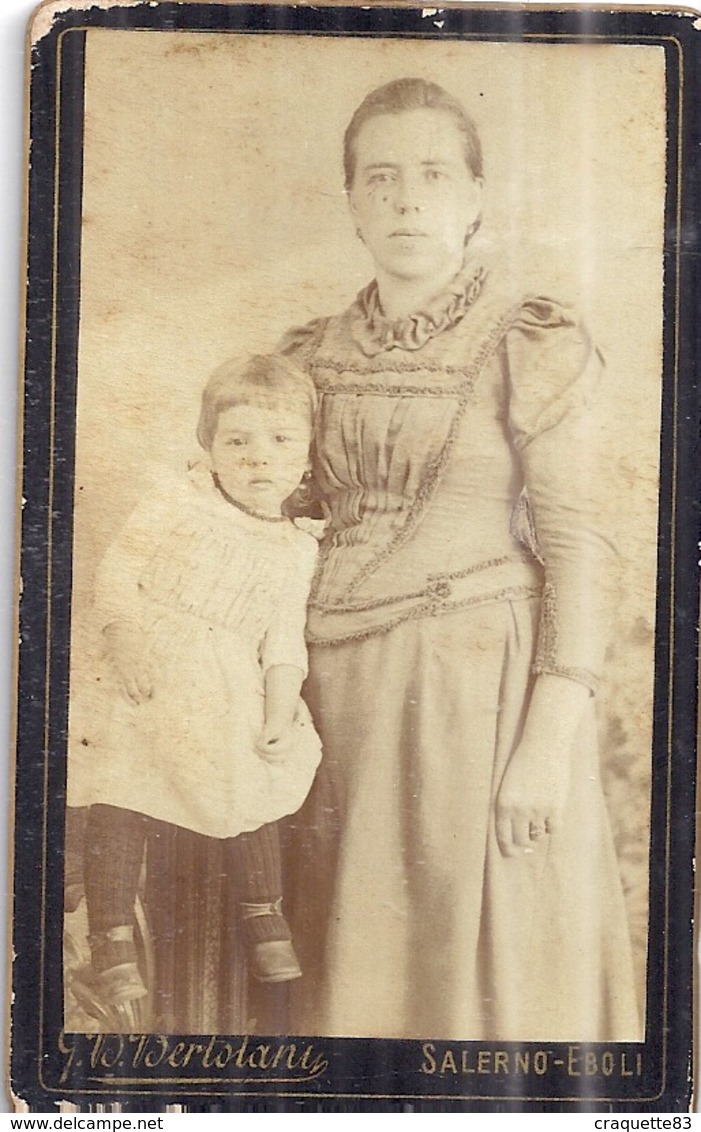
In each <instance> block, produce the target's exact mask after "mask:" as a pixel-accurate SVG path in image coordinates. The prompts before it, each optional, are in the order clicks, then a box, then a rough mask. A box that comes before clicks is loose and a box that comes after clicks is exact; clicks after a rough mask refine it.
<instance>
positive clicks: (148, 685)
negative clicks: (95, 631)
mask: <svg viewBox="0 0 701 1132" xmlns="http://www.w3.org/2000/svg"><path fill="white" fill-rule="evenodd" d="M103 637H104V639H105V642H106V649H107V656H108V658H109V661H110V663H111V665H112V667H113V669H114V671H115V673H116V675H117V679H118V681H119V683H120V685H121V688H122V691H123V692H124V694H125V696H126V697H127V699H128V700H130V701H131V702H132V703H134V704H141V703H144V702H145V701H146V700H150V699H151V698H152V696H153V671H152V667H151V664H150V662H149V659H148V645H147V641H146V638H145V636H144V634H143V633H142V632H141V630H140V629H137V628H136V627H135V626H133V625H129V624H127V623H126V622H121V621H114V622H112V624H110V625H107V627H106V628H105V629H104V630H103Z"/></svg>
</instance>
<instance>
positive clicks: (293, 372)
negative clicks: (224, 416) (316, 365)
mask: <svg viewBox="0 0 701 1132" xmlns="http://www.w3.org/2000/svg"><path fill="white" fill-rule="evenodd" d="M281 404H287V405H291V406H294V407H295V408H297V409H299V410H300V412H303V413H307V414H308V416H309V423H310V424H312V423H313V421H314V413H315V412H316V405H317V396H316V389H315V388H314V383H313V381H312V379H311V378H310V377H309V376H308V375H307V374H306V373H304V372H303V371H302V370H301V369H298V368H297V366H295V365H293V363H292V362H290V361H288V359H287V358H284V357H282V356H281V355H280V354H254V355H253V357H252V358H248V359H246V360H242V359H241V358H231V359H230V360H229V361H227V362H224V363H223V365H221V366H219V368H218V369H216V370H215V371H214V373H213V374H212V376H211V377H210V379H209V381H208V382H207V384H206V385H205V387H204V391H203V393H202V407H201V409H200V419H199V422H198V424H197V439H198V441H199V442H200V444H201V445H202V447H203V448H204V449H205V450H206V451H207V452H209V450H210V448H211V447H212V442H213V441H214V437H215V434H216V431H217V421H218V420H219V414H220V413H223V412H225V411H226V410H227V409H233V408H234V407H235V406H236V405H262V406H263V407H266V408H267V407H268V406H271V405H281Z"/></svg>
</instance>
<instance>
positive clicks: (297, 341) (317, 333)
mask: <svg viewBox="0 0 701 1132" xmlns="http://www.w3.org/2000/svg"><path fill="white" fill-rule="evenodd" d="M327 323H328V319H327V318H313V319H312V320H311V322H308V323H306V325H305V326H293V327H292V329H291V330H288V331H287V333H286V334H283V336H282V338H281V339H280V341H279V342H278V344H277V346H276V347H275V352H276V353H278V354H284V355H285V357H286V358H290V359H291V361H293V362H296V364H297V365H298V366H299V367H300V369H304V370H306V369H308V368H309V363H310V361H311V358H312V355H313V354H314V351H315V350H316V348H317V346H318V345H319V343H320V341H321V338H322V335H323V333H324V330H325V329H326V324H327Z"/></svg>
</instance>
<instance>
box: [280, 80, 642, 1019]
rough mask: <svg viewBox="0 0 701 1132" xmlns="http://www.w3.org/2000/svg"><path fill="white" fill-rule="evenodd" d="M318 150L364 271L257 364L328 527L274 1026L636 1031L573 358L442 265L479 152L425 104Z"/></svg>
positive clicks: (478, 188) (465, 244) (598, 581)
mask: <svg viewBox="0 0 701 1132" xmlns="http://www.w3.org/2000/svg"><path fill="white" fill-rule="evenodd" d="M344 158H345V173H346V188H347V192H348V197H349V203H350V210H351V214H352V217H353V220H354V223H355V225H356V230H357V234H358V237H359V238H360V239H361V240H362V241H363V243H364V244H365V246H366V248H367V250H368V252H369V253H370V255H371V256H372V258H373V260H374V264H375V271H376V276H375V280H374V282H372V283H371V284H370V285H369V286H368V287H367V288H366V289H365V290H364V291H362V292H361V293H360V295H359V296H358V298H357V299H356V301H355V302H354V303H353V304H352V306H351V307H350V308H349V309H348V310H347V311H345V313H344V314H342V315H340V316H339V317H336V318H330V319H325V320H319V321H316V322H314V323H311V324H310V325H309V326H307V327H305V328H303V329H302V330H299V331H293V332H292V333H291V334H290V335H288V337H287V338H286V340H285V341H284V343H283V346H282V349H283V350H284V351H285V352H286V353H287V354H289V355H290V356H292V357H294V358H295V359H296V361H297V362H298V363H301V364H302V365H303V366H305V367H306V368H307V370H308V371H309V372H310V373H311V374H312V376H313V378H314V380H315V382H316V384H317V387H318V389H319V392H320V394H321V398H322V404H321V410H320V417H319V425H318V440H317V451H316V478H317V481H318V485H319V491H320V496H321V498H322V500H323V501H324V504H325V506H326V510H327V512H328V515H329V517H330V523H329V528H328V531H327V535H326V539H325V543H324V545H323V547H322V563H321V569H320V571H319V572H318V575H317V579H316V586H315V590H314V592H313V596H312V603H311V611H310V618H309V639H310V642H311V675H310V679H309V685H308V689H307V691H308V699H309V703H310V705H311V707H312V711H313V714H314V716H315V721H316V724H317V727H318V729H319V731H320V734H321V737H322V742H323V745H324V751H325V759H324V764H323V765H324V777H323V778H321V779H320V781H319V784H318V790H317V797H316V808H315V809H314V810H313V811H312V810H310V809H309V808H308V810H307V818H306V820H307V822H308V831H307V835H308V844H307V849H310V848H311V850H312V855H311V858H309V859H307V863H306V867H305V870H304V871H305V874H306V878H307V879H306V890H305V891H304V892H303V896H302V905H303V908H304V907H306V909H307V911H308V910H309V908H310V907H311V905H312V902H313V901H314V900H315V899H316V900H317V913H316V914H317V915H319V914H320V913H319V910H318V907H319V906H323V905H324V904H327V905H328V907H327V909H326V915H327V916H328V932H327V938H326V945H325V948H324V955H323V966H322V969H321V971H318V970H316V969H315V968H314V967H313V966H312V968H311V971H310V974H309V977H308V979H307V980H306V981H307V982H308V983H309V984H310V991H309V994H308V999H307V1004H306V1005H307V1013H306V1016H305V1017H304V1019H303V1020H302V1019H299V1020H298V1023H299V1024H300V1025H302V1024H303V1025H304V1026H306V1027H307V1028H311V1029H312V1031H313V1032H317V1033H324V1034H331V1035H346V1036H377V1037H399V1038H406V1037H412V1038H419V1037H430V1036H434V1037H439V1038H457V1039H461V1038H469V1039H483V1040H485V1039H486V1040H548V1041H552V1040H578V1041H592V1040H601V1041H615V1040H622V1039H628V1040H630V1039H636V1038H638V1037H639V1036H640V1034H639V1025H638V1019H637V1011H636V1003H635V994H634V986H633V974H632V960H631V954H630V943H629V937H628V930H627V923H626V915H625V908H624V904H623V896H622V891H621V885H620V879H619V873H618V866H617V861H616V857H615V852H614V848H613V844H612V840H611V834H610V830H609V825H608V818H607V815H606V810H605V804H604V799H603V794H602V789H601V784H600V780H599V771H598V763H597V755H596V730H595V718H594V703H595V700H594V697H595V693H596V688H597V683H598V680H599V675H600V671H601V664H602V659H603V651H604V644H605V642H604V633H603V629H604V619H605V582H606V579H607V577H608V576H609V575H610V572H611V560H612V558H613V557H614V555H613V552H612V550H611V547H610V545H609V543H608V541H607V539H606V537H605V535H604V534H603V533H602V531H601V529H600V527H599V522H598V512H599V508H598V507H597V502H596V498H595V492H594V488H593V485H592V484H591V483H590V479H589V473H590V469H591V444H592V437H593V429H594V425H593V423H592V417H591V414H590V413H589V412H588V411H587V406H588V404H589V402H590V400H591V397H592V395H593V392H594V389H595V386H596V384H597V382H598V380H599V377H600V371H601V360H600V357H599V355H598V354H597V352H596V350H595V349H594V347H593V346H592V344H591V342H590V340H589V337H588V335H587V333H586V331H585V330H584V329H583V328H582V327H581V325H579V323H578V322H577V319H576V318H575V316H574V315H573V313H572V311H571V310H569V309H568V308H565V307H563V306H561V305H559V304H558V303H556V302H553V301H551V300H550V299H547V298H541V297H535V298H534V297H530V298H528V297H526V298H524V297H523V295H522V293H519V291H518V290H517V289H514V287H513V285H510V282H509V281H506V282H505V281H504V280H503V279H501V278H500V277H499V273H498V272H496V271H490V270H489V269H488V267H487V265H486V264H485V263H483V262H482V261H481V260H480V259H479V258H478V257H476V256H475V255H474V254H473V253H472V252H471V251H470V248H469V242H470V239H471V236H472V235H473V234H474V232H475V231H476V229H477V227H478V225H479V222H480V209H481V193H482V159H481V151H480V144H479V140H478V137H477V134H476V131H475V128H474V125H473V123H472V122H471V121H470V119H469V118H468V117H467V115H466V114H465V112H464V110H463V108H462V107H461V106H460V104H459V103H457V102H456V101H455V100H454V99H453V98H452V97H451V96H450V95H449V94H447V93H446V92H445V91H444V90H442V88H440V87H438V86H436V85H435V84H433V83H429V82H425V81H424V80H421V79H401V80H398V81H395V82H392V83H389V84H388V85H387V86H384V87H382V88H380V89H378V90H375V91H373V92H372V93H371V94H370V95H369V96H368V97H367V98H366V99H365V101H364V102H363V103H362V104H361V106H360V107H359V108H358V110H357V111H356V113H355V115H354V117H353V119H352V121H351V123H350V125H349V127H348V130H347V131H346V136H345V150H344ZM524 489H525V490H524ZM331 797H333V802H330V801H329V799H330V798H331ZM332 805H333V806H334V807H335V814H336V816H337V821H338V828H339V836H338V845H337V853H336V854H335V856H336V865H335V870H334V875H333V878H332V883H331V887H330V889H329V890H328V893H327V891H326V890H325V889H324V885H323V883H322V877H321V875H320V873H321V869H322V866H321V864H320V861H321V859H322V857H323V858H325V859H327V860H328V859H329V857H330V849H329V845H328V843H325V841H324V836H323V829H324V828H328V825H329V821H328V817H329V809H330V806H332ZM298 851H299V850H298ZM310 930H311V933H312V934H315V935H316V936H317V937H318V936H319V935H320V925H319V923H317V924H313V923H312V924H311V925H310ZM308 962H311V960H310V959H309V957H308ZM315 983H316V984H318V986H319V988H320V1001H319V1002H316V1003H314V1004H313V1007H312V1006H310V1003H311V998H312V990H311V987H312V984H315Z"/></svg>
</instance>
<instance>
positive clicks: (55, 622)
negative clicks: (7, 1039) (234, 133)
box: [11, 2, 701, 1112]
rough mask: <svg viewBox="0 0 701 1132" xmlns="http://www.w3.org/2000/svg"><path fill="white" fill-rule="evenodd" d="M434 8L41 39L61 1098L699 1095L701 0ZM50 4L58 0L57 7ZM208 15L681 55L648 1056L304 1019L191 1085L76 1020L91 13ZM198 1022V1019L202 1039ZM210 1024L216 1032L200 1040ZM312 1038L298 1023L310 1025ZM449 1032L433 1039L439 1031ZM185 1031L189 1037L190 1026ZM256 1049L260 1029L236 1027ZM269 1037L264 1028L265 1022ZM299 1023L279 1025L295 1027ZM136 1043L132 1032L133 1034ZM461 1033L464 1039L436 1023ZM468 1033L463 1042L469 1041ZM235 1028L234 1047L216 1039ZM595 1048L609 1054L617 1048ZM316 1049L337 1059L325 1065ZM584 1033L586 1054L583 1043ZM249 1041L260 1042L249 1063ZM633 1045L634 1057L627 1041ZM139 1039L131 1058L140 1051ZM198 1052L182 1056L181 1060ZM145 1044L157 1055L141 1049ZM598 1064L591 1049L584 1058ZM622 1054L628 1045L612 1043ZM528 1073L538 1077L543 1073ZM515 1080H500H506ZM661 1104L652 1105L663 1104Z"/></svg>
mask: <svg viewBox="0 0 701 1132" xmlns="http://www.w3.org/2000/svg"><path fill="white" fill-rule="evenodd" d="M440 14H441V20H442V21H443V26H442V28H441V29H440V30H438V29H436V27H435V26H434V25H431V26H430V27H427V26H426V25H427V22H428V21H426V20H425V19H423V18H422V16H421V8H413V9H410V8H406V7H394V8H393V7H380V6H376V7H372V8H369V9H367V8H360V7H326V6H322V7H313V8H312V7H288V6H282V5H254V4H251V5H249V4H236V3H234V4H227V3H209V2H207V3H183V4H178V3H158V4H157V5H155V6H151V5H149V4H143V5H137V6H134V7H121V6H118V7H114V8H108V9H99V8H89V9H85V10H71V11H67V12H58V13H55V14H54V16H53V19H52V21H51V23H50V28H49V30H48V31H47V33H46V34H44V35H43V36H42V38H40V39H39V40H38V41H37V42H36V43H35V45H34V46H33V48H32V51H31V88H30V111H29V113H30V137H31V164H30V173H29V218H28V243H27V269H28V291H27V318H26V341H25V368H24V387H23V398H22V399H23V424H24V430H23V468H24V473H23V484H22V488H21V492H22V496H23V499H24V504H23V507H22V509H21V576H22V597H21V603H20V640H21V644H20V648H19V664H18V671H19V693H18V707H17V757H16V759H17V761H16V798H15V859H14V886H15V888H14V892H15V910H14V948H15V952H16V960H15V964H14V992H15V1003H14V1007H13V1011H12V1026H13V1032H12V1052H11V1062H12V1065H11V1080H12V1089H13V1092H14V1093H15V1095H18V1096H20V1097H22V1098H23V1099H24V1100H25V1101H26V1102H27V1103H28V1104H29V1105H30V1106H31V1107H32V1108H34V1109H38V1110H42V1111H43V1110H50V1109H51V1108H52V1107H53V1106H55V1105H56V1104H57V1103H58V1101H59V1100H61V1099H70V1100H71V1101H73V1102H74V1103H76V1104H79V1105H83V1106H89V1105H91V1104H95V1103H107V1102H109V1101H110V1100H119V1101H122V1102H124V1103H125V1104H130V1106H131V1107H134V1108H135V1109H138V1108H143V1107H144V1105H145V1099H146V1098H148V1111H153V1110H154V1108H153V1106H154V1102H156V1103H157V1104H160V1105H163V1106H164V1105H165V1104H166V1103H187V1104H188V1107H190V1108H192V1109H193V1110H195V1111H196V1110H197V1108H198V1106H199V1107H201V1109H202V1110H203V1111H205V1110H207V1109H210V1110H216V1109H219V1110H223V1111H227V1110H228V1111H236V1110H245V1109H250V1108H254V1109H261V1110H262V1109H272V1110H276V1109H277V1110H280V1111H295V1110H299V1111H301V1110H304V1109H314V1110H319V1108H323V1109H328V1110H333V1109H336V1110H342V1111H343V1110H349V1109H361V1108H368V1109H375V1110H378V1109H381V1110H383V1111H390V1110H391V1109H393V1108H396V1109H398V1110H402V1109H406V1106H407V1104H410V1105H411V1107H412V1108H413V1110H414V1111H420V1110H429V1109H436V1110H438V1111H461V1110H463V1111H513V1110H520V1109H527V1110H529V1111H545V1110H562V1111H571V1110H573V1109H575V1110H576V1109H586V1110H590V1111H594V1110H614V1111H615V1110H632V1111H641V1110H642V1111H650V1112H651V1111H665V1112H673V1111H686V1110H688V1103H689V1095H690V1088H691V1086H690V1072H691V1069H690V1057H691V1001H692V998H691V986H692V974H691V972H692V954H693V946H692V934H691V927H690V925H691V919H692V904H693V901H692V892H693V872H692V853H693V841H694V811H695V806H694V783H695V751H696V700H697V668H696V650H697V624H698V585H697V558H698V553H697V543H698V539H699V496H700V492H699V482H700V476H699V467H700V460H699V457H700V456H701V451H700V447H701V446H700V444H699V438H698V422H699V400H698V375H699V356H700V350H699V345H700V338H701V331H700V330H699V328H698V320H697V318H696V312H697V310H698V309H699V298H700V294H699V269H698V265H697V260H698V252H699V220H700V219H701V218H700V216H699V211H700V206H699V200H700V198H699V182H700V179H701V165H700V159H699V156H698V155H699V152H700V151H699V143H700V142H701V121H700V120H699V116H698V109H697V108H698V100H699V95H700V94H701V85H700V84H699V78H700V74H699V69H700V66H701V64H700V61H699V49H698V43H699V42H700V41H699V34H700V33H699V31H697V30H696V29H695V27H694V18H695V14H694V13H691V12H683V11H682V12H679V13H667V14H659V13H658V14H654V15H653V14H651V13H650V12H642V11H638V10H633V9H629V8H628V9H623V10H620V11H617V12H612V11H610V10H609V11H604V10H601V11H596V10H585V9H581V8H579V9H569V10H565V11H562V10H557V9H555V8H550V9H541V10H534V9H526V10H524V9H523V8H520V9H515V8H508V7H505V8H500V7H497V6H496V5H488V6H486V7H482V8H480V7H469V6H461V7H460V8H442V9H441V10H440ZM46 15H47V11H46V9H45V10H44V13H43V18H44V19H45V18H46ZM97 27H99V28H115V29H123V30H136V29H141V30H149V29H150V30H151V31H153V33H155V34H157V33H158V31H173V30H182V31H183V32H187V31H204V32H231V33H237V34H259V33H282V32H284V33H286V34H303V35H321V36H339V35H341V36H356V35H358V36H392V37H396V36H408V37H414V38H431V39H435V40H450V39H455V38H457V39H484V40H495V41H496V40H505V41H516V42H518V41H520V40H537V41H541V42H562V41H581V40H582V39H591V40H594V41H595V40H606V41H608V42H615V43H651V44H659V45H661V46H663V47H664V50H665V55H666V64H667V75H668V84H667V113H668V131H667V168H668V184H667V195H666V203H665V288H664V316H665V319H664V381H663V390H662V441H661V482H660V523H659V542H658V600H657V632H656V654H655V655H656V661H655V707H654V737H653V797H652V839H651V857H650V861H651V865H650V881H651V890H650V934H649V965H648V1026H647V1033H646V1041H645V1043H644V1044H643V1043H641V1044H639V1045H630V1046H624V1045H620V1046H614V1047H611V1049H613V1050H614V1051H615V1053H616V1056H618V1057H620V1054H621V1052H624V1051H625V1052H626V1053H627V1055H628V1057H629V1060H628V1061H627V1062H626V1065H627V1066H628V1068H631V1067H633V1068H634V1067H636V1066H637V1064H638V1063H637V1062H636V1060H635V1059H636V1058H637V1057H638V1055H640V1056H641V1058H642V1066H643V1070H642V1073H641V1075H638V1074H637V1073H634V1074H633V1076H632V1077H628V1076H625V1075H621V1073H620V1061H619V1062H618V1071H617V1072H615V1073H614V1072H612V1073H611V1074H610V1075H608V1076H604V1075H602V1074H601V1073H599V1075H598V1076H597V1077H595V1078H594V1079H593V1081H594V1082H595V1083H593V1082H592V1080H591V1079H589V1078H587V1077H586V1076H580V1077H577V1076H571V1075H567V1073H566V1072H564V1071H563V1072H560V1069H559V1068H556V1063H557V1059H558V1058H562V1059H564V1060H563V1065H565V1066H566V1065H567V1064H568V1061H567V1059H568V1057H571V1056H572V1055H571V1053H568V1048H569V1047H567V1046H562V1045H554V1044H551V1045H547V1049H548V1050H550V1051H551V1061H550V1062H549V1065H550V1068H549V1070H548V1071H547V1072H546V1073H545V1074H542V1075H541V1074H540V1073H539V1072H537V1071H534V1068H533V1058H534V1054H535V1052H536V1051H537V1050H543V1049H544V1043H522V1044H519V1045H518V1047H517V1046H515V1044H514V1043H499V1044H496V1043H487V1042H483V1043H469V1042H467V1043H459V1044H460V1046H461V1047H462V1046H465V1047H474V1051H475V1054H476V1051H477V1049H478V1048H479V1049H497V1048H508V1049H509V1050H514V1051H515V1049H516V1048H518V1049H520V1050H522V1051H523V1052H524V1055H525V1053H526V1052H528V1053H529V1060H530V1065H531V1071H530V1073H529V1074H524V1075H522V1076H521V1078H508V1077H507V1078H505V1079H503V1080H501V1079H498V1078H487V1077H485V1078H484V1079H483V1080H480V1079H479V1077H478V1076H467V1077H461V1076H458V1077H456V1078H455V1079H454V1080H450V1079H446V1078H439V1077H438V1076H435V1075H430V1074H428V1075H427V1074H425V1073H424V1074H422V1073H421V1072H420V1066H421V1064H422V1062H425V1061H426V1053H425V1051H424V1050H423V1049H422V1043H421V1042H408V1041H407V1042H400V1041H377V1040H360V1039H352V1040H351V1039H349V1040H343V1039H318V1040H316V1039H313V1040H311V1039H307V1038H304V1039H300V1038H297V1039H296V1043H297V1046H298V1050H299V1054H300V1056H301V1055H302V1051H303V1050H304V1049H305V1047H306V1046H307V1045H312V1046H313V1049H314V1053H313V1054H310V1055H309V1058H308V1061H307V1070H305V1072H302V1071H301V1069H299V1068H296V1069H293V1071H292V1072H291V1073H289V1072H288V1075H287V1077H283V1076H282V1075H278V1076H277V1077H275V1076H271V1074H270V1073H267V1074H266V1073H265V1072H263V1071H262V1070H256V1069H254V1070H252V1071H250V1072H249V1071H248V1070H247V1069H246V1068H245V1066H243V1067H239V1066H236V1064H235V1059H234V1062H233V1063H230V1064H231V1068H230V1069H227V1070H225V1071H224V1072H223V1073H220V1075H219V1076H218V1077H217V1076H211V1075H210V1076H209V1077H208V1076H207V1071H206V1070H203V1071H202V1074H201V1075H200V1076H199V1077H197V1078H193V1079H191V1080H188V1082H187V1083H186V1084H185V1083H184V1082H183V1080H182V1075H181V1074H180V1073H179V1072H178V1070H177V1069H175V1068H173V1069H170V1070H168V1072H164V1071H163V1068H162V1066H161V1068H159V1067H157V1066H154V1067H153V1068H152V1072H151V1073H150V1074H148V1075H147V1074H146V1073H145V1071H143V1070H142V1071H141V1076H139V1075H138V1073H136V1072H135V1071H134V1068H133V1062H134V1058H133V1050H134V1047H133V1045H132V1046H131V1047H129V1046H128V1039H125V1038H122V1039H121V1043H122V1048H121V1050H120V1049H119V1039H107V1040H105V1039H101V1043H102V1044H101V1045H100V1044H99V1043H98V1049H97V1053H96V1051H95V1043H96V1041H97V1039H94V1040H91V1039H90V1038H88V1037H78V1036H76V1035H69V1036H62V1035H61V1033H60V1029H61V1018H62V987H61V977H60V976H61V951H62V948H61V935H62V889H63V855H62V846H63V836H64V834H63V822H64V803H65V761H66V739H67V704H68V665H67V660H66V658H67V656H68V652H69V642H70V595H71V553H72V507H73V487H74V483H73V475H74V473H73V467H74V443H75V404H76V382H77V345H78V320H79V285H80V223H81V189H82V119H83V56H84V37H85V31H86V30H87V29H90V28H97ZM188 1040H189V1039H188ZM192 1040H193V1041H198V1040H199V1041H201V1040H202V1039H201V1038H199V1039H198V1038H194V1039H192ZM289 1040H290V1041H294V1040H295V1039H289ZM427 1040H428V1039H427ZM176 1041H177V1039H176V1038H173V1039H172V1042H173V1044H175V1042H176ZM219 1041H220V1042H222V1043H227V1042H229V1043H230V1044H231V1045H232V1048H237V1049H238V1048H240V1045H241V1039H238V1040H236V1039H233V1038H230V1037H227V1036H225V1035H223V1036H220V1038H219ZM249 1041H250V1046H249V1047H247V1048H249V1049H250V1048H251V1047H255V1046H257V1045H259V1044H260V1043H261V1041H263V1039H261V1038H259V1037H256V1038H255V1039H249ZM279 1041H280V1039H279V1038H271V1039H270V1043H271V1044H272V1045H274V1046H277V1044H278V1043H279ZM125 1043H126V1046H127V1048H126V1052H125ZM435 1044H436V1047H437V1049H438V1050H439V1051H440V1050H441V1049H442V1048H444V1047H445V1046H446V1044H447V1043H435ZM452 1044H453V1045H456V1044H458V1043H452ZM217 1048H219V1047H217ZM587 1050H588V1051H589V1052H590V1053H591V1054H592V1056H594V1057H596V1058H597V1065H598V1066H602V1065H603V1064H604V1060H603V1059H604V1055H605V1052H606V1050H607V1047H606V1046H590V1047H587ZM317 1054H319V1055H321V1056H323V1058H324V1059H325V1060H327V1061H328V1068H327V1069H326V1070H325V1071H324V1072H323V1073H320V1074H319V1075H318V1076H316V1077H314V1078H312V1079H311V1080H310V1079H309V1072H308V1066H309V1064H310V1063H311V1060H312V1059H313V1057H314V1056H316V1055H317ZM584 1055H585V1051H584V1048H583V1047H582V1049H581V1050H580V1051H579V1053H578V1054H577V1055H575V1056H581V1057H583V1056H584ZM247 1056H248V1054H247V1053H244V1054H241V1055H240V1060H242V1061H243V1062H245V1060H246V1057H247ZM612 1056H613V1055H612ZM130 1059H131V1065H130V1064H129V1061H130ZM176 1060H177V1058H176ZM141 1064H143V1062H142V1063H141ZM582 1064H583V1063H582V1062H580V1063H579V1065H580V1068H581V1065H582ZM606 1064H608V1062H606ZM524 1086H525V1088H524ZM495 1089H496V1091H495ZM642 1106H644V1108H643V1107H642Z"/></svg>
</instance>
